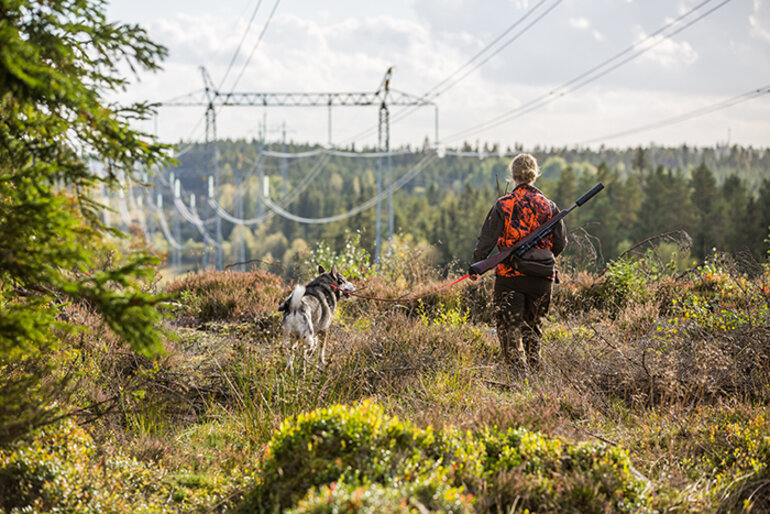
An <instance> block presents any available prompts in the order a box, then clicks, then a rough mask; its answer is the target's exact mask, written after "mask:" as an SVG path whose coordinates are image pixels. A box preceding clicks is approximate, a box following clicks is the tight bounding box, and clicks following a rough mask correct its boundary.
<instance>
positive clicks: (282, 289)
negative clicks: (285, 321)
mask: <svg viewBox="0 0 770 514" xmlns="http://www.w3.org/2000/svg"><path fill="white" fill-rule="evenodd" d="M166 290H167V292H168V293H173V294H175V295H176V297H177V301H178V302H179V303H180V304H181V306H182V308H183V311H182V312H183V313H184V314H185V315H187V316H190V317H192V318H193V319H194V320H196V321H198V322H206V321H254V320H255V319H257V320H265V319H266V318H269V317H270V316H272V315H273V314H275V312H276V311H277V309H278V304H279V303H280V302H281V301H282V300H283V299H284V298H285V297H286V295H287V294H288V292H289V291H288V288H287V286H286V285H285V284H284V283H283V281H282V280H281V279H280V278H279V277H277V276H275V275H272V274H271V273H268V272H266V271H261V270H254V271H250V272H237V271H207V272H202V273H192V274H188V275H185V276H184V277H183V278H181V279H179V280H177V281H175V282H173V283H171V284H169V285H168V287H167V288H166Z"/></svg>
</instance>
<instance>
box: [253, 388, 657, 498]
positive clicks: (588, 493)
mask: <svg viewBox="0 0 770 514" xmlns="http://www.w3.org/2000/svg"><path fill="white" fill-rule="evenodd" d="M511 477H515V478H516V480H513V481H511V480H510V478H511ZM339 484H344V485H343V486H341V489H340V490H339V491H337V487H338V486H339ZM303 497H304V499H302V498H303ZM326 500H328V502H326V505H328V503H329V502H331V503H332V504H333V505H341V506H343V507H344V508H342V507H341V510H340V511H346V512H375V511H377V507H378V506H380V507H382V509H383V510H384V511H386V512H409V509H410V508H412V507H414V508H417V509H419V507H417V502H419V504H420V505H421V506H424V507H425V508H427V509H429V510H433V511H436V510H443V511H446V512H463V511H465V510H466V509H467V508H469V506H470V505H471V503H474V502H478V507H479V508H480V509H481V510H482V511H492V512H497V511H503V512H507V511H509V510H510V509H511V508H513V507H514V506H516V508H519V507H524V508H528V509H531V510H536V511H551V512H561V511H564V510H576V508H577V510H580V509H585V510H586V511H604V510H613V511H632V510H639V509H643V508H645V507H646V506H647V495H646V492H645V484H644V482H643V481H641V480H638V479H637V478H635V477H634V476H633V475H632V471H631V468H630V464H629V460H628V456H627V454H626V453H625V452H624V451H622V450H619V449H607V448H605V447H604V446H602V445H594V444H587V443H581V444H577V445H568V444H566V443H564V442H562V441H561V440H560V439H554V438H548V437H545V436H543V435H540V434H537V433H532V432H529V431H527V430H525V429H517V430H508V431H507V432H500V431H497V430H486V431H484V432H481V433H478V434H471V433H462V432H459V431H457V430H455V429H445V430H441V431H434V430H433V429H432V428H430V427H428V428H425V429H419V428H416V427H414V426H413V425H411V424H410V423H407V422H402V421H399V420H398V419H397V418H395V417H390V416H387V415H386V414H385V413H384V411H383V409H382V408H381V407H379V406H377V405H376V404H374V403H371V402H369V401H367V402H364V403H363V404H362V405H361V406H359V407H357V408H351V407H346V406H335V407H331V408H328V409H323V410H318V411H314V412H311V413H309V414H302V415H300V416H298V417H297V418H295V419H289V420H287V421H286V422H284V424H283V425H282V426H281V428H280V429H279V430H278V431H277V433H276V434H275V436H274V437H273V439H272V440H271V441H270V443H269V444H268V448H267V451H266V454H265V457H264V460H263V462H262V476H261V481H260V483H259V485H258V486H257V487H256V488H255V490H254V491H253V492H252V493H251V494H250V495H249V497H248V499H247V501H246V502H245V503H244V504H243V505H242V506H241V509H242V512H255V511H256V512H277V511H280V510H284V509H287V508H289V507H293V506H295V507H297V510H296V512H335V511H334V510H333V509H332V510H325V509H328V508H330V507H325V506H324V505H325V503H324V502H325V501H326ZM351 500H352V501H353V504H355V509H353V508H352V507H350V506H351V503H350V502H351ZM575 506H577V507H575ZM347 508H350V510H345V509H347Z"/></svg>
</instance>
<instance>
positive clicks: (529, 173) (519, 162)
mask: <svg viewBox="0 0 770 514" xmlns="http://www.w3.org/2000/svg"><path fill="white" fill-rule="evenodd" d="M508 168H509V169H510V170H511V177H512V178H513V180H515V181H516V182H518V183H519V184H531V183H533V182H534V181H535V179H536V178H537V177H539V176H540V167H539V166H538V165H537V160H536V159H535V158H534V157H532V156H531V155H530V154H528V153H520V154H519V155H517V156H516V157H514V158H513V160H512V161H511V164H510V166H508Z"/></svg>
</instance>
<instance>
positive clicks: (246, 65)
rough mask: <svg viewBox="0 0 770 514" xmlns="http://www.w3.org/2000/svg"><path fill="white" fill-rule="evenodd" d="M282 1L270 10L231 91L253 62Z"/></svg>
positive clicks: (277, 0) (277, 2) (278, 1)
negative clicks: (255, 53)
mask: <svg viewBox="0 0 770 514" xmlns="http://www.w3.org/2000/svg"><path fill="white" fill-rule="evenodd" d="M280 3H281V0H275V4H274V5H273V10H272V11H270V15H269V16H268V17H267V21H266V22H265V25H264V27H262V32H260V33H259V37H258V38H257V42H256V43H255V44H254V47H253V48H252V49H251V53H250V54H249V57H248V59H246V62H245V63H243V67H242V68H241V72H240V73H239V74H238V77H237V78H236V79H235V82H234V83H233V87H232V88H230V93H232V92H233V91H235V88H236V86H237V85H238V82H240V80H241V77H242V76H243V73H244V72H245V71H246V68H247V67H248V65H249V63H250V62H251V58H252V57H253V56H254V52H256V51H257V47H259V43H260V42H261V41H262V37H263V36H264V35H265V31H266V30H267V27H268V25H270V21H271V20H272V19H273V15H274V14H275V11H276V9H278V4H280Z"/></svg>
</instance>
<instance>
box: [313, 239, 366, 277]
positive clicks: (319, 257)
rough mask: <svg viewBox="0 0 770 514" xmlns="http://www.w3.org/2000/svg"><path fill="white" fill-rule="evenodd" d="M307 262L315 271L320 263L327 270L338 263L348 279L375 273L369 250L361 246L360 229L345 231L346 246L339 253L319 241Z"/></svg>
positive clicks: (338, 267) (341, 271)
mask: <svg viewBox="0 0 770 514" xmlns="http://www.w3.org/2000/svg"><path fill="white" fill-rule="evenodd" d="M305 264H306V265H307V266H308V267H309V268H310V269H311V270H312V272H313V273H315V271H316V269H317V268H318V266H319V265H320V266H323V267H324V268H325V269H327V270H328V269H332V266H333V265H336V266H337V269H339V270H340V273H342V274H343V275H345V278H347V279H348V280H356V279H360V278H364V277H369V276H372V275H373V274H374V267H373V266H372V265H371V258H370V256H369V252H367V251H366V250H365V249H364V248H363V247H362V246H361V232H360V231H356V232H353V233H351V232H350V231H347V230H346V231H345V248H344V249H343V250H342V251H341V252H339V253H338V252H335V251H334V250H333V249H332V248H331V247H330V246H329V245H328V244H327V243H325V242H323V241H319V242H318V243H317V244H316V247H315V250H313V252H312V253H311V255H310V257H309V259H308V260H307V262H306V263H305Z"/></svg>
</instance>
